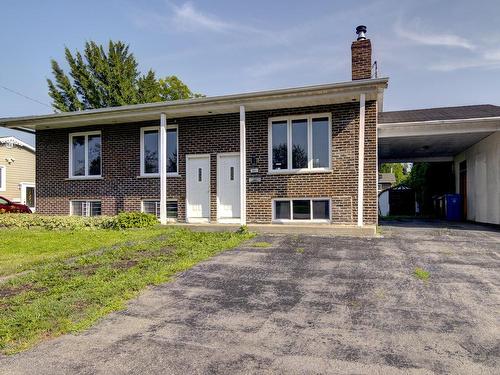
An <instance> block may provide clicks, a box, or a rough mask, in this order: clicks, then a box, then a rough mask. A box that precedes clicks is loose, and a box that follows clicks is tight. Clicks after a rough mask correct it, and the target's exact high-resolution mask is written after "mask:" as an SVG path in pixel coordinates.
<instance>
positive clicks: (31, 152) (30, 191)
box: [0, 137, 35, 209]
mask: <svg viewBox="0 0 500 375" xmlns="http://www.w3.org/2000/svg"><path fill="white" fill-rule="evenodd" d="M0 196H3V197H5V198H8V199H10V200H11V201H13V202H17V203H22V204H26V205H28V206H30V208H32V209H34V208H35V148H34V147H32V146H30V145H28V144H27V143H24V142H22V141H20V140H19V139H17V138H15V137H0Z"/></svg>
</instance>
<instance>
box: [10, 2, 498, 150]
mask: <svg viewBox="0 0 500 375" xmlns="http://www.w3.org/2000/svg"><path fill="white" fill-rule="evenodd" d="M499 15H500V1H498V0H491V1H483V0H481V1H479V0H476V1H460V0H454V1H443V0H441V1H437V0H418V1H405V0H395V1H393V0H383V1H369V0H364V1H363V0H360V1H352V0H351V1H332V0H328V1H291V0H287V1H269V0H267V1H261V0H252V1H234V0H232V1H231V0H220V1H216V0H210V1H180V0H171V1H166V0H150V1H140V2H139V1H127V0H122V1H117V0H110V1H102V0H100V1H93V0H86V1H72V0H66V1H56V0H52V1H35V0H31V1H16V2H14V1H6V2H3V4H2V5H1V12H0V24H1V25H2V32H1V33H0V46H1V48H2V54H1V58H0V67H1V69H0V85H1V86H5V87H8V88H10V89H13V90H16V91H18V92H20V93H23V94H25V95H28V96H30V97H33V98H35V99H37V100H39V101H41V102H44V103H47V104H50V98H49V96H48V95H47V84H46V81H45V80H46V78H50V77H51V73H50V59H51V58H54V59H56V60H57V61H59V62H64V59H63V48H64V46H68V47H69V48H70V49H71V50H72V51H74V50H75V49H82V47H83V45H84V43H85V41H87V40H95V41H97V42H100V43H107V41H108V40H109V39H113V40H122V41H125V42H126V43H129V44H130V47H131V50H132V52H133V53H134V54H135V56H136V58H137V60H138V61H139V63H140V69H141V70H143V71H146V70H147V69H149V68H152V69H153V70H155V71H156V73H157V75H158V76H165V75H171V74H175V75H177V76H179V77H180V78H181V79H182V80H183V81H184V82H186V83H187V84H188V85H189V86H190V87H191V89H192V90H193V91H196V92H200V93H204V94H206V95H209V96H211V95H221V94H230V93H240V92H247V91H257V90H265V89H272V88H284V87H294V86H302V85H310V84H319V83H328V82H339V81H347V80H350V44H351V42H352V40H353V39H354V37H355V33H354V29H355V27H356V26H357V25H358V24H364V25H366V26H367V27H368V33H367V36H368V37H369V38H370V39H371V40H372V44H373V47H374V59H376V60H377V61H378V66H379V75H380V76H388V77H389V78H390V83H389V89H388V90H387V92H386V96H385V101H384V109H385V110H398V109H407V108H425V107H435V106H447V105H465V104H484V103H491V104H496V105H500V23H499V22H498V19H499ZM50 112H51V110H50V108H48V107H45V106H43V105H41V104H37V103H35V102H32V101H29V100H27V99H25V98H23V97H20V96H18V95H15V94H13V93H11V92H9V91H7V90H5V89H3V88H1V87H0V117H10V116H23V115H33V114H46V113H50ZM5 134H6V131H5V130H2V129H0V135H5ZM21 138H23V139H25V140H28V141H29V142H30V143H31V142H32V139H30V138H29V137H26V136H21Z"/></svg>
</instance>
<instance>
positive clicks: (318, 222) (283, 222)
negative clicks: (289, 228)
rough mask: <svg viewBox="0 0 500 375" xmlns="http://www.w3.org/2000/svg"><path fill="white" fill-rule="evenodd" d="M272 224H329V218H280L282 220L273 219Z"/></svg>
mask: <svg viewBox="0 0 500 375" xmlns="http://www.w3.org/2000/svg"><path fill="white" fill-rule="evenodd" d="M272 223H273V224H291V225H297V224H305V225H307V224H331V220H320V219H317V220H287V219H282V220H276V219H275V220H273V221H272Z"/></svg>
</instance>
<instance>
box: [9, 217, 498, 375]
mask: <svg viewBox="0 0 500 375" xmlns="http://www.w3.org/2000/svg"><path fill="white" fill-rule="evenodd" d="M483 229H484V228H479V229H477V228H476V229H474V230H467V228H465V229H463V228H462V229H448V228H446V227H444V228H433V227H425V226H424V227H416V228H412V229H408V228H407V227H397V226H387V227H384V228H383V236H384V237H383V238H347V237H335V238H327V237H314V236H301V235H296V236H294V235H284V236H282V235H280V236H261V237H260V238H258V239H256V240H254V242H255V241H268V242H269V243H271V244H272V246H271V247H268V248H256V247H252V246H251V243H248V244H246V245H245V246H244V247H242V248H240V249H237V250H234V251H229V252H226V253H223V254H221V255H219V256H217V257H215V258H213V259H211V260H209V261H207V262H205V263H202V264H200V265H198V266H197V267H195V268H193V269H191V270H190V271H187V272H185V273H184V274H182V275H180V276H179V277H178V278H177V280H175V281H174V282H172V283H169V284H165V285H162V286H160V287H156V288H153V289H150V290H148V291H146V292H145V293H143V294H142V295H141V296H140V297H139V298H138V299H136V300H134V301H132V302H131V303H130V304H129V307H128V309H127V310H126V311H123V312H119V313H114V314H111V315H110V316H109V317H107V318H105V319H103V320H102V321H101V322H100V323H98V324H97V325H96V326H95V327H94V328H92V329H90V330H89V331H87V332H85V333H83V334H80V335H77V336H75V335H66V336H62V337H59V338H57V339H54V340H50V341H46V342H44V343H41V344H40V345H38V346H37V347H35V348H33V349H31V350H29V351H26V352H23V353H20V354H18V355H14V356H10V357H0V373H2V374H11V375H14V374H75V373H76V374H124V373H127V374H141V375H144V374H176V373H182V374H193V373H194V374H211V373H224V374H236V373H283V374H304V373H311V374H318V373H334V374H345V373H356V374H431V373H443V374H444V373H453V374H494V373H498V368H499V366H500V360H499V356H500V344H499V343H500V328H499V327H500V325H499V321H498V312H499V311H500V272H499V271H500V253H499V250H500V234H499V233H498V232H496V231H492V230H483ZM417 266H418V267H422V268H424V269H426V270H428V271H429V272H430V274H431V277H430V279H429V281H427V282H423V281H421V280H418V279H416V278H415V277H414V276H413V275H412V272H413V270H414V269H415V267H417Z"/></svg>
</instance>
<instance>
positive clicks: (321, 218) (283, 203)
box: [273, 198, 330, 222]
mask: <svg viewBox="0 0 500 375" xmlns="http://www.w3.org/2000/svg"><path fill="white" fill-rule="evenodd" d="M273 221H275V222H287V221H311V222H330V199H327V198H300V199H281V198H280V199H275V200H274V201H273Z"/></svg>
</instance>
